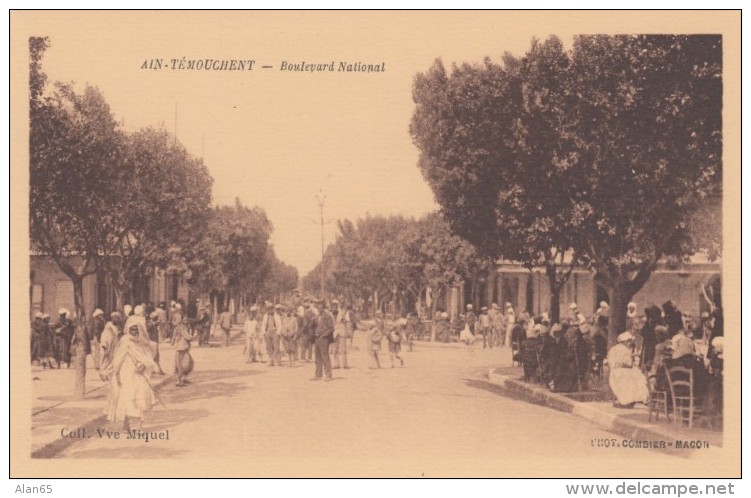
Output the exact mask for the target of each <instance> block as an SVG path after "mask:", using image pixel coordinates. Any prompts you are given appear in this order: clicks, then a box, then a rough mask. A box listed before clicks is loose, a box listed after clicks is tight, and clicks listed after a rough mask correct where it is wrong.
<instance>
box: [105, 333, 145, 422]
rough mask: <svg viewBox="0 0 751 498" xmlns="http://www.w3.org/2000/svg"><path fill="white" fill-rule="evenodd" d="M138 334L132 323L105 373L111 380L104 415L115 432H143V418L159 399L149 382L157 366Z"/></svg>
mask: <svg viewBox="0 0 751 498" xmlns="http://www.w3.org/2000/svg"><path fill="white" fill-rule="evenodd" d="M139 334H140V331H139V327H138V325H137V324H134V323H132V322H131V325H130V326H129V327H126V329H125V334H124V335H123V337H122V338H121V339H120V341H119V343H118V345H117V348H116V350H115V356H114V358H113V360H112V363H111V365H110V368H109V370H108V371H107V372H106V373H105V375H106V376H107V377H108V378H110V379H111V387H110V394H109V399H108V401H107V406H106V408H105V414H106V415H107V420H109V421H110V423H111V424H112V425H113V427H114V428H123V429H125V430H131V429H133V428H138V429H141V428H142V427H143V419H144V415H145V413H146V412H147V411H149V410H151V408H152V407H153V406H154V401H155V399H156V398H155V395H154V391H153V389H152V388H151V382H150V381H149V378H150V377H151V374H152V372H153V371H154V368H155V367H156V365H155V364H154V360H153V359H152V353H151V349H150V348H149V347H148V345H147V344H144V343H143V341H142V340H141V339H140V337H139Z"/></svg>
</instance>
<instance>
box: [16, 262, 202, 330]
mask: <svg viewBox="0 0 751 498" xmlns="http://www.w3.org/2000/svg"><path fill="white" fill-rule="evenodd" d="M30 269H31V275H30V277H31V278H30V289H29V292H30V297H31V300H30V302H31V310H30V312H31V316H33V315H34V313H35V312H37V311H40V312H42V313H49V314H50V316H53V317H54V316H57V312H58V310H59V309H60V308H67V309H68V310H70V311H74V310H75V300H74V297H73V282H72V281H71V280H70V279H69V278H68V276H67V275H65V273H63V272H62V271H61V270H60V268H59V267H58V266H57V264H56V263H55V261H54V260H53V259H52V258H50V257H49V256H41V255H33V256H31V262H30ZM189 298H190V290H189V286H188V284H187V283H186V282H185V280H184V279H183V278H181V277H179V276H177V275H170V274H167V273H166V272H165V271H164V270H156V271H154V273H153V274H152V275H149V276H147V277H145V278H141V279H140V280H139V281H136V282H133V287H132V290H131V291H130V292H129V293H127V294H126V295H123V304H135V303H143V302H149V301H150V302H153V303H160V302H162V301H164V302H168V301H171V300H174V301H177V300H182V301H184V302H187V301H188V299H189ZM116 307H117V297H116V294H115V290H114V289H113V288H112V286H111V285H110V284H109V283H108V282H107V281H106V279H105V278H104V277H103V276H101V275H88V276H86V277H84V279H83V309H84V313H86V316H91V314H92V312H93V311H94V310H95V309H96V308H100V309H101V310H103V311H104V312H105V313H107V314H109V313H110V312H111V311H113V310H114V309H115V308H116Z"/></svg>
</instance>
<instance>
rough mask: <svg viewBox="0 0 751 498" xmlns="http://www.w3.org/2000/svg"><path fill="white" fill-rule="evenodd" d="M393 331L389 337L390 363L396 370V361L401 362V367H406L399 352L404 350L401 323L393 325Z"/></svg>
mask: <svg viewBox="0 0 751 498" xmlns="http://www.w3.org/2000/svg"><path fill="white" fill-rule="evenodd" d="M390 328H391V330H390V331H389V334H388V336H387V338H388V341H389V361H390V362H391V368H394V359H397V360H399V362H400V363H401V365H400V366H402V367H403V366H404V360H403V359H402V357H401V356H399V351H401V350H402V332H401V325H399V322H395V323H393V324H391V327H390Z"/></svg>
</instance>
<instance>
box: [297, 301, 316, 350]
mask: <svg viewBox="0 0 751 498" xmlns="http://www.w3.org/2000/svg"><path fill="white" fill-rule="evenodd" d="M303 307H304V308H305V312H304V313H303V317H302V330H301V332H300V359H301V360H303V361H305V362H306V363H310V362H311V361H313V343H314V342H315V341H314V337H315V331H316V314H315V313H314V312H313V308H312V307H311V305H310V302H309V301H305V303H304V304H303Z"/></svg>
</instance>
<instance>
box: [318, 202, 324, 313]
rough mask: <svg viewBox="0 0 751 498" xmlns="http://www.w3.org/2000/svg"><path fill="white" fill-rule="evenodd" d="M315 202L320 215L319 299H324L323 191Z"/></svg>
mask: <svg viewBox="0 0 751 498" xmlns="http://www.w3.org/2000/svg"><path fill="white" fill-rule="evenodd" d="M316 200H317V201H318V209H319V211H320V213H321V299H325V297H324V291H325V281H326V262H325V261H324V258H323V254H324V246H323V204H324V202H326V196H325V195H324V194H323V191H320V192H319V194H318V195H316Z"/></svg>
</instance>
